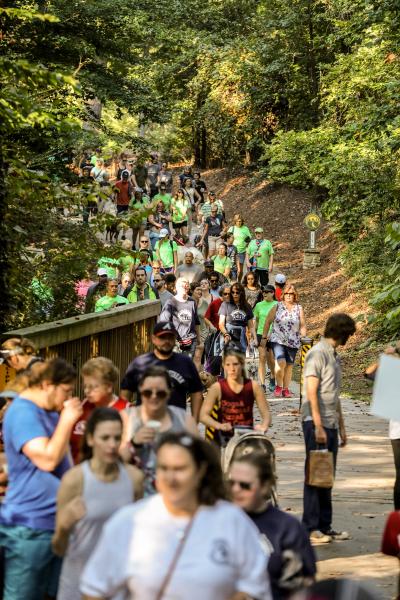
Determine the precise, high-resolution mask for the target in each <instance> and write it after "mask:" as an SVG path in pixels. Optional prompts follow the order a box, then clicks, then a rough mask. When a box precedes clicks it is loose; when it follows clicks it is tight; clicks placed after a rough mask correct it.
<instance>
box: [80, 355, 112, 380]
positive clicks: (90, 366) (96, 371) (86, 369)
mask: <svg viewBox="0 0 400 600" xmlns="http://www.w3.org/2000/svg"><path fill="white" fill-rule="evenodd" d="M81 372H82V375H83V377H96V378H98V379H101V381H102V382H103V383H110V384H112V385H114V384H115V383H117V381H118V377H119V370H118V369H117V367H116V366H115V365H114V363H113V362H112V360H110V359H109V358H105V357H104V356H97V357H96V358H90V359H89V360H87V361H86V362H85V364H84V365H83V367H82V371H81Z"/></svg>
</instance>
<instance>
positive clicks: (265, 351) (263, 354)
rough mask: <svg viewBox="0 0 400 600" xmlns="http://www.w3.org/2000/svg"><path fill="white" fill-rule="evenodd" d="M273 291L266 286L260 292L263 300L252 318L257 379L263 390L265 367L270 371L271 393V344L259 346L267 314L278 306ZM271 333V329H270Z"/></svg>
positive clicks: (273, 361) (272, 361)
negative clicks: (256, 356)
mask: <svg viewBox="0 0 400 600" xmlns="http://www.w3.org/2000/svg"><path fill="white" fill-rule="evenodd" d="M274 292H275V289H274V286H273V285H267V286H265V287H264V288H263V290H262V295H263V299H262V301H261V302H257V304H256V305H255V307H254V310H253V312H254V318H255V320H256V331H257V339H258V352H259V360H258V378H259V380H260V382H261V385H262V387H263V389H264V390H265V391H266V388H265V377H266V365H267V364H268V367H269V369H270V373H271V375H270V380H269V391H270V392H273V391H274V390H275V359H274V354H273V352H272V348H271V343H270V342H267V343H266V345H265V347H264V346H263V345H262V344H261V341H262V336H263V331H264V325H265V321H266V318H267V316H268V315H269V312H270V311H271V309H272V308H274V306H276V305H277V304H278V302H277V301H276V300H275V294H274ZM270 331H271V329H270Z"/></svg>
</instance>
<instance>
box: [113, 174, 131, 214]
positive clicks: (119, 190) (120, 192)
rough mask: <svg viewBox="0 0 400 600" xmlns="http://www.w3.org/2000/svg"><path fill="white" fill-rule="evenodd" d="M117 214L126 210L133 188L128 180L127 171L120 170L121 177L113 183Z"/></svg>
mask: <svg viewBox="0 0 400 600" xmlns="http://www.w3.org/2000/svg"><path fill="white" fill-rule="evenodd" d="M114 188H115V199H116V203H117V214H120V213H123V212H128V210H129V203H130V201H131V198H132V194H133V190H132V186H131V183H130V181H129V171H122V174H121V179H120V180H119V181H117V182H116V183H115V185H114Z"/></svg>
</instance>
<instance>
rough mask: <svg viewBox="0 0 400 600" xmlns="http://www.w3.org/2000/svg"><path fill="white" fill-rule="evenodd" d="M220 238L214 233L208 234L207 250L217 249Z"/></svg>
mask: <svg viewBox="0 0 400 600" xmlns="http://www.w3.org/2000/svg"><path fill="white" fill-rule="evenodd" d="M221 241H222V240H221V238H220V237H219V236H216V235H209V236H208V238H207V247H208V249H209V251H210V252H211V251H212V252H215V251H216V250H217V246H219V244H220V243H221Z"/></svg>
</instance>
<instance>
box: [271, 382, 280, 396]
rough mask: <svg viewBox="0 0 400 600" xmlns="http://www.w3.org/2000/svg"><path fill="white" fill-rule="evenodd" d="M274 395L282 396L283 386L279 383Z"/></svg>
mask: <svg viewBox="0 0 400 600" xmlns="http://www.w3.org/2000/svg"><path fill="white" fill-rule="evenodd" d="M272 395H273V397H274V398H282V388H281V387H279V385H277V386H276V388H275V391H274V393H273V394H272Z"/></svg>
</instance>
